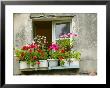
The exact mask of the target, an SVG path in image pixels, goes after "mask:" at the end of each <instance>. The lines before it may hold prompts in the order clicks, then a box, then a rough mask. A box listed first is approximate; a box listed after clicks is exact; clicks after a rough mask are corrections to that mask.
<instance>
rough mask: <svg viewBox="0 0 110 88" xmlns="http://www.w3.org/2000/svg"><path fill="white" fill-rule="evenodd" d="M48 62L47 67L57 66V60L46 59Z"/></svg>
mask: <svg viewBox="0 0 110 88" xmlns="http://www.w3.org/2000/svg"><path fill="white" fill-rule="evenodd" d="M48 64H49V67H56V66H58V60H55V59H48Z"/></svg>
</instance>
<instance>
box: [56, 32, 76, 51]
mask: <svg viewBox="0 0 110 88" xmlns="http://www.w3.org/2000/svg"><path fill="white" fill-rule="evenodd" d="M77 36H78V35H77V34H76V33H67V34H64V35H61V36H60V38H59V39H58V40H57V41H56V42H57V44H58V45H59V46H60V47H61V48H65V50H66V51H69V50H70V49H71V48H73V46H74V43H75V37H77Z"/></svg>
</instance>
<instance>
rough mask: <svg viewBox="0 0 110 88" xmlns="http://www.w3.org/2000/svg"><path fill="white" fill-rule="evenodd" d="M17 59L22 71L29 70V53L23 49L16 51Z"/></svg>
mask: <svg viewBox="0 0 110 88" xmlns="http://www.w3.org/2000/svg"><path fill="white" fill-rule="evenodd" d="M16 57H17V60H18V61H19V66H20V69H27V68H29V57H28V53H27V52H26V51H24V50H22V49H16Z"/></svg>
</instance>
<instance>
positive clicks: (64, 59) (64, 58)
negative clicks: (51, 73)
mask: <svg viewBox="0 0 110 88" xmlns="http://www.w3.org/2000/svg"><path fill="white" fill-rule="evenodd" d="M60 53H61V56H60V58H59V60H60V65H61V66H64V67H69V55H70V51H64V50H61V52H60Z"/></svg>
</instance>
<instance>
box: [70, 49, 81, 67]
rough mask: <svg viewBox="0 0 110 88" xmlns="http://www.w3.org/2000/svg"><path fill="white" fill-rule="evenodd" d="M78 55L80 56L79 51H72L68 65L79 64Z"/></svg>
mask: <svg viewBox="0 0 110 88" xmlns="http://www.w3.org/2000/svg"><path fill="white" fill-rule="evenodd" d="M80 57H81V53H80V52H78V51H72V52H71V58H70V67H73V66H79V61H80Z"/></svg>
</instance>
